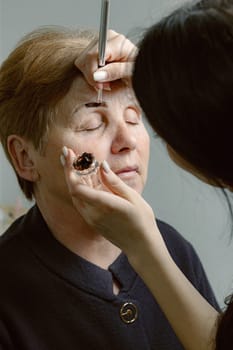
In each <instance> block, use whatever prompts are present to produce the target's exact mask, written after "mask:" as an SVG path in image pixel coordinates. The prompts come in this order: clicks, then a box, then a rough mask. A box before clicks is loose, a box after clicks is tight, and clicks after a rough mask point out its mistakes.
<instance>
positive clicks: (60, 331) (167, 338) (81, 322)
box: [0, 206, 218, 350]
mask: <svg viewBox="0 0 233 350" xmlns="http://www.w3.org/2000/svg"><path fill="white" fill-rule="evenodd" d="M158 227H159V229H160V231H161V233H162V235H163V237H164V240H165V242H166V244H167V246H168V249H169V251H170V253H171V255H172V257H173V259H174V260H175V261H176V263H177V265H178V266H179V267H180V268H181V269H182V271H183V272H184V273H185V274H186V276H187V277H188V278H189V280H190V281H191V282H192V283H193V284H194V286H195V287H196V288H197V289H198V290H199V291H200V292H201V293H202V295H203V296H204V297H206V299H207V300H208V301H209V302H210V303H211V304H212V305H214V306H215V307H216V308H218V306H217V302H216V300H215V298H214V295H213V293H212V290H211V288H210V286H209V283H208V281H207V278H206V275H205V273H204V270H203V267H202V265H201V263H200V261H199V258H198V257H197V255H196V253H195V251H194V249H193V248H192V246H191V245H190V244H189V243H188V242H187V241H186V240H185V239H184V238H182V237H181V236H180V235H179V234H178V233H177V232H176V231H175V230H174V229H173V228H172V227H170V226H169V225H167V224H165V223H163V222H160V221H158ZM113 276H114V279H116V280H117V281H118V283H119V285H120V293H119V294H118V295H114V294H113V291H112V284H113V283H112V277H113ZM155 280H156V276H155ZM0 281H1V286H0V349H1V350H2V349H4V350H12V349H14V350H29V349H30V350H64V349H65V350H78V349H85V350H109V349H110V350H149V349H150V350H158V349H159V350H163V349H169V350H171V349H172V350H178V349H183V347H182V346H181V345H180V343H179V341H178V340H177V338H176V336H175V334H174V333H173V331H172V329H171V327H170V325H169V323H168V322H167V320H166V318H165V316H164V315H163V312H162V311H161V310H160V307H159V306H158V304H157V303H156V301H155V300H154V298H153V296H152V295H151V293H150V292H149V290H148V289H147V287H146V286H145V284H144V283H143V281H142V280H141V279H140V277H139V276H138V275H137V274H136V272H135V271H134V270H133V269H132V267H131V266H130V264H129V263H128V260H127V258H126V256H125V255H124V254H121V255H120V256H119V257H118V258H117V259H116V261H115V262H114V263H113V264H112V265H110V267H109V269H108V270H104V269H102V268H100V267H98V266H96V265H94V264H92V263H90V262H88V261H86V260H85V259H83V258H81V257H80V256H77V255H76V254H74V253H72V252H71V251H69V250H68V249H67V248H65V247H64V246H63V245H62V244H60V243H59V242H58V241H57V240H56V239H55V238H54V237H53V235H52V234H51V233H50V231H49V229H48V227H47V225H46V223H45V221H44V220H43V218H42V216H41V214H40V212H39V210H38V208H37V207H36V206H35V207H33V208H32V209H31V210H30V211H29V212H28V213H27V214H26V215H25V216H23V217H21V218H20V219H18V220H16V222H15V223H13V224H12V225H11V227H10V228H9V229H8V230H7V231H6V233H5V234H4V235H3V236H1V238H0Z"/></svg>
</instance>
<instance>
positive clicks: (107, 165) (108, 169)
mask: <svg viewBox="0 0 233 350" xmlns="http://www.w3.org/2000/svg"><path fill="white" fill-rule="evenodd" d="M102 168H103V169H104V171H105V172H106V173H109V171H110V166H109V164H108V162H107V161H106V160H104V161H103V162H102Z"/></svg>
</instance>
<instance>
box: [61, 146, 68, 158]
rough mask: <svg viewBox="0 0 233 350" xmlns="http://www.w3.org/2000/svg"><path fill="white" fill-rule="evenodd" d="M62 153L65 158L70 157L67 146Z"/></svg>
mask: <svg viewBox="0 0 233 350" xmlns="http://www.w3.org/2000/svg"><path fill="white" fill-rule="evenodd" d="M62 153H63V155H64V157H65V158H66V157H67V156H68V149H67V147H66V146H64V147H62Z"/></svg>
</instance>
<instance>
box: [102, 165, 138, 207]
mask: <svg viewBox="0 0 233 350" xmlns="http://www.w3.org/2000/svg"><path fill="white" fill-rule="evenodd" d="M100 177H101V181H102V182H103V184H104V186H105V187H106V188H107V189H108V190H109V191H111V192H112V193H114V194H116V195H118V196H120V197H121V198H124V199H126V200H127V201H129V202H131V203H134V202H136V201H137V199H140V198H141V196H140V195H139V194H138V193H137V192H136V191H135V190H134V189H132V188H131V187H129V186H128V185H127V184H125V183H124V181H122V180H121V179H120V178H119V176H117V175H116V174H115V173H114V172H113V171H112V170H111V169H110V167H109V165H108V163H107V162H106V161H103V162H102V163H101V165H100Z"/></svg>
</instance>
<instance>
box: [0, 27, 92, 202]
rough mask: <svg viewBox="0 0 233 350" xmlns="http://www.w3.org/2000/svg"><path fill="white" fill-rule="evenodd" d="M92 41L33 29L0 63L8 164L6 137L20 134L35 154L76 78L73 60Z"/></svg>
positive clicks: (29, 187) (28, 188) (86, 35)
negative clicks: (30, 145) (57, 106)
mask: <svg viewBox="0 0 233 350" xmlns="http://www.w3.org/2000/svg"><path fill="white" fill-rule="evenodd" d="M95 37H96V32H95V31H93V30H76V29H69V28H65V27H58V26H50V27H43V28H39V29H37V30H34V31H33V32H31V33H29V34H27V35H26V36H25V37H24V38H23V39H22V40H21V41H20V42H19V44H18V45H17V47H16V48H15V49H14V50H13V51H12V52H11V54H10V55H9V57H8V58H7V59H6V60H5V62H4V63H3V64H2V66H1V69H0V139H1V142H2V145H3V148H4V151H5V153H6V156H7V158H8V159H9V161H10V162H11V158H10V155H9V152H8V149H7V138H8V136H9V135H12V134H17V135H20V136H22V137H24V138H25V139H27V140H29V141H31V142H32V143H33V144H34V146H35V148H36V149H38V150H40V149H41V147H42V144H43V139H44V137H45V136H46V133H47V130H48V128H49V125H50V124H51V123H52V120H53V117H54V114H55V107H56V105H57V104H58V102H59V101H60V100H61V99H62V98H63V97H64V96H65V95H66V94H67V92H68V91H69V88H70V86H71V84H72V82H73V80H74V79H75V78H76V77H77V76H78V75H79V74H81V72H80V71H79V70H78V69H77V67H76V66H75V65H74V61H75V59H76V58H77V57H78V56H79V54H80V53H81V52H82V51H83V49H85V48H86V47H87V46H88V44H89V43H90V42H91V41H92V40H93V39H94V38H95ZM11 164H12V162H11ZM16 175H17V178H18V182H19V185H20V187H21V189H22V191H23V192H24V194H25V196H26V197H27V198H28V199H32V198H33V183H31V182H30V181H27V180H25V179H22V178H20V177H19V176H18V174H17V173H16Z"/></svg>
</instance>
